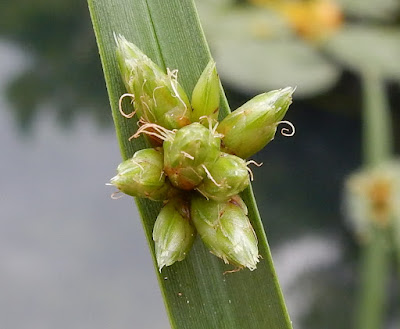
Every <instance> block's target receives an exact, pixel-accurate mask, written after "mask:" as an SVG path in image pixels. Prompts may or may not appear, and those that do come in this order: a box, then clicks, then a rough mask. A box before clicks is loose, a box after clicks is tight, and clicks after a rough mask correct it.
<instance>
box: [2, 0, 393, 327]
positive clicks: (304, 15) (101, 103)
mask: <svg viewBox="0 0 400 329" xmlns="http://www.w3.org/2000/svg"><path fill="white" fill-rule="evenodd" d="M197 5H198V7H199V14H200V18H201V20H202V23H203V25H204V29H205V33H206V36H207V39H208V40H209V42H210V47H211V50H212V53H213V56H214V57H215V60H216V62H217V68H218V70H219V73H220V76H221V79H222V82H223V85H224V87H225V89H226V93H227V96H228V100H229V102H230V105H231V108H232V109H235V108H237V107H238V106H240V105H241V104H243V103H244V102H245V101H247V100H248V99H249V98H251V97H253V96H254V95H255V94H257V93H260V92H263V91H268V90H271V89H276V88H281V87H285V86H287V85H290V86H297V90H296V93H295V101H294V104H293V105H292V106H291V108H290V110H289V112H288V114H287V117H286V118H287V119H288V120H290V121H291V122H293V123H294V125H295V126H296V135H295V137H293V138H286V137H283V136H277V137H276V139H275V140H274V141H273V142H272V143H271V144H269V146H267V147H266V148H265V149H264V150H263V151H262V152H261V153H259V154H257V155H256V156H255V157H254V159H255V160H256V161H259V162H264V165H263V166H262V167H261V168H257V169H255V170H254V174H255V181H254V184H253V186H254V189H255V195H256V199H257V201H258V204H259V208H260V212H261V215H262V218H263V222H264V226H265V229H266V232H267V236H268V239H269V243H270V247H271V249H272V254H273V259H274V262H275V265H276V269H277V272H278V277H279V280H280V282H281V286H282V289H283V292H284V295H285V298H286V301H287V304H288V308H289V313H290V315H291V317H292V320H293V323H294V327H295V328H307V329H313V328H324V329H330V328H332V329H333V328H335V329H339V328H340V329H341V328H343V329H347V328H349V329H350V328H352V322H351V321H350V319H351V318H352V314H353V312H354V309H355V304H356V302H355V299H356V295H357V289H358V288H359V281H360V280H359V263H360V254H361V250H362V248H363V247H362V246H361V247H360V244H359V243H358V241H357V239H355V238H354V234H353V232H352V230H351V228H350V227H349V225H347V222H346V219H345V215H344V214H343V211H342V208H343V206H342V204H343V202H342V191H343V186H344V182H345V179H346V177H347V176H348V175H349V174H350V173H352V172H353V171H354V170H355V169H357V168H359V167H360V166H361V165H362V163H363V154H362V152H363V151H362V122H363V121H362V108H363V106H364V103H363V76H365V72H373V74H374V75H375V76H378V77H379V79H380V81H382V82H383V83H384V97H385V100H386V102H387V104H388V108H389V109H390V111H391V112H390V118H391V124H392V126H393V131H394V133H393V140H394V147H395V150H396V149H397V150H398V147H399V143H398V139H399V134H398V133H397V131H398V127H399V124H400V116H399V114H400V112H399V110H398V107H399V104H400V96H399V95H400V93H399V82H400V61H399V59H400V3H399V2H398V1H396V0H364V1H362V0H340V1H339V0H337V1H327V0H310V1H268V0H248V1H245V0H241V1H240V0H237V1H233V0H218V1H215V0H214V1H212V0H197ZM1 7H2V9H1V10H0V21H1V22H2V24H1V26H2V28H1V29H0V145H1V150H2V155H1V158H0V159H1V160H0V168H1V171H0V172H1V189H0V211H1V212H0V213H1V216H0V291H1V294H0V328H4V329H15V328H18V329H25V328H29V329H35V328H38V329H50V328H51V329H53V328H58V329H63V328H75V329H81V328H82V329H84V328H85V329H89V328H96V329H103V328H104V329H106V328H121V329H123V328H152V329H157V328H168V327H169V324H168V320H167V317H166V313H165V311H164V306H163V303H162V299H161V294H160V292H159V289H158V284H157V282H156V276H155V274H154V269H153V266H152V262H151V257H150V254H149V251H148V248H147V244H146V241H145V237H144V234H143V230H142V227H141V223H140V219H139V218H138V214H137V211H136V208H135V205H134V202H133V201H132V199H130V198H128V197H124V198H122V199H119V200H111V199H110V194H111V193H112V192H113V190H112V189H110V188H109V187H106V186H105V185H104V183H105V182H107V181H108V180H109V178H110V177H112V176H113V175H114V173H115V168H116V166H117V165H118V163H119V162H120V155H119V150H118V145H117V141H116V137H115V134H114V127H113V123H112V118H111V112H110V108H109V103H108V98H107V93H106V89H105V83H104V79H103V76H102V71H101V65H100V60H99V56H98V53H97V46H96V44H95V39H94V34H93V31H92V27H91V22H90V18H89V13H88V9H87V4H86V2H85V1H78V0H70V1H67V0H58V1H50V0H40V1H35V2H32V1H27V0H14V1H10V0H9V1H6V2H5V3H3V4H2V6H1ZM399 202H400V201H399ZM394 264H395V263H394V262H393V265H390V270H389V273H388V280H387V284H386V288H385V289H386V290H385V291H386V292H387V294H386V297H385V301H386V306H385V314H384V328H385V329H394V328H399V326H400V312H399V309H400V307H399V293H398V292H399V291H400V289H399V288H400V287H399V284H398V282H399V281H398V280H397V278H398V277H399V273H398V271H395V270H394V269H399V266H398V265H394ZM377 329H378V328H377Z"/></svg>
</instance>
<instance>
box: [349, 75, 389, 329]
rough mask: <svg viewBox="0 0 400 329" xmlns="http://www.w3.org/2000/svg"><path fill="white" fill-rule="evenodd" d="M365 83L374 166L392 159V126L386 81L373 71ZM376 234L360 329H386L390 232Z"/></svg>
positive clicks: (363, 272) (366, 150)
mask: <svg viewBox="0 0 400 329" xmlns="http://www.w3.org/2000/svg"><path fill="white" fill-rule="evenodd" d="M362 82H363V99H364V104H363V111H364V112H363V121H364V122H363V132H362V134H363V136H362V140H363V155H364V165H365V166H369V167H371V166H375V165H378V164H379V163H381V162H383V161H385V160H387V159H389V158H390V156H391V153H392V148H393V147H392V127H391V124H390V118H389V108H388V105H387V100H386V95H385V88H384V83H383V80H382V79H381V78H380V77H379V76H377V75H375V74H374V73H373V72H364V74H363V76H362ZM374 233H375V234H373V236H372V239H371V241H370V242H369V243H368V244H366V245H365V246H364V247H363V250H362V255H361V262H360V287H359V293H358V297H357V298H358V301H357V303H358V304H357V308H356V312H355V328H356V329H380V328H383V320H384V313H385V305H386V289H385V288H386V285H387V279H388V275H389V261H390V253H389V248H388V245H387V243H388V240H387V234H386V233H387V232H386V231H385V230H382V229H381V230H376V231H375V232H374Z"/></svg>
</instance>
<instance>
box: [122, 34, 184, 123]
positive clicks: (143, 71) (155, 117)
mask: <svg viewBox="0 0 400 329" xmlns="http://www.w3.org/2000/svg"><path fill="white" fill-rule="evenodd" d="M115 40H116V43H117V59H118V64H119V68H120V71H121V76H122V80H123V81H124V84H125V87H126V89H127V91H128V93H129V94H131V95H133V96H132V98H133V105H134V110H135V111H136V114H137V116H138V118H139V119H140V118H143V119H144V120H145V121H147V122H151V123H156V124H158V125H161V126H163V127H165V128H167V129H179V128H181V127H183V126H185V125H188V124H189V123H190V122H191V117H190V115H191V107H190V103H189V99H188V97H187V95H186V93H185V91H184V90H183V88H182V87H181V85H180V84H179V83H178V77H177V70H174V71H170V70H168V72H167V74H166V73H164V72H163V70H161V68H160V67H159V66H158V65H157V64H155V63H154V62H153V61H152V60H151V59H150V58H148V57H147V56H146V55H145V54H144V53H143V52H142V51H141V50H140V49H139V48H138V47H136V46H135V45H134V44H133V43H130V42H128V41H127V40H126V39H125V38H124V37H123V36H121V35H119V36H116V37H115Z"/></svg>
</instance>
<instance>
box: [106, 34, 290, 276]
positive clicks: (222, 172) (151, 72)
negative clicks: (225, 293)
mask: <svg viewBox="0 0 400 329" xmlns="http://www.w3.org/2000/svg"><path fill="white" fill-rule="evenodd" d="M115 40H116V43H117V59H118V64H119V68H120V71H121V76H122V80H123V82H124V84H125V87H126V90H127V93H126V94H124V95H122V96H121V99H120V102H119V109H120V112H121V115H123V116H125V117H126V118H132V117H133V116H136V117H137V119H138V123H139V128H138V130H137V131H136V133H135V134H134V135H133V136H132V137H131V138H137V137H139V136H141V135H144V136H146V138H148V139H149V140H150V142H151V144H152V145H153V146H154V147H153V148H148V149H143V150H140V151H137V152H136V153H135V154H134V155H133V157H132V158H131V159H128V160H126V161H124V162H122V163H121V164H120V165H119V166H118V168H117V175H116V176H115V177H113V178H112V179H111V181H110V183H111V184H112V185H114V186H115V187H117V188H118V189H119V191H121V192H123V193H125V194H128V195H131V196H135V197H141V198H148V199H150V200H154V201H164V206H163V208H162V209H161V211H160V213H159V215H158V217H157V219H156V221H155V225H154V229H153V240H154V243H155V253H156V259H157V262H158V267H159V269H160V271H161V269H162V268H163V267H164V266H170V265H172V264H173V263H175V262H176V261H181V260H183V259H184V258H185V257H186V255H187V254H188V253H189V251H190V248H191V246H192V245H193V242H194V240H195V237H196V234H197V233H198V234H199V236H200V238H201V239H202V241H203V242H204V244H205V245H206V246H207V247H208V248H209V250H210V252H211V253H213V254H214V255H215V256H217V257H219V258H221V259H222V260H223V261H224V262H225V263H227V264H232V265H234V266H235V268H236V269H241V268H245V267H246V268H248V269H250V270H251V271H252V270H254V269H256V265H257V263H258V261H259V253H258V246H257V245H258V242H257V236H256V234H255V232H254V230H253V228H252V225H251V223H250V220H249V218H248V216H247V207H246V205H245V203H244V202H243V200H242V199H241V198H240V196H239V193H240V192H242V191H243V190H244V189H245V188H246V187H247V186H248V185H249V184H250V180H251V179H252V178H253V174H252V172H251V170H250V169H249V168H248V165H249V164H251V163H255V162H254V161H252V160H250V161H246V159H247V158H248V157H250V156H252V155H253V154H254V153H256V152H258V151H259V150H261V149H262V148H263V147H264V146H265V145H267V144H268V143H269V142H270V141H271V140H272V139H273V138H274V136H275V133H276V130H277V126H278V125H279V124H280V123H282V122H286V121H282V119H283V117H284V115H285V113H286V111H287V110H288V107H289V105H290V104H291V100H292V93H293V91H294V89H293V88H290V87H288V88H284V89H280V90H275V91H271V92H268V93H264V94H261V95H258V96H256V97H254V98H253V99H252V100H250V101H249V102H247V103H246V104H244V105H242V106H241V107H240V108H238V109H237V110H236V111H234V112H233V113H231V114H230V115H228V116H227V117H226V118H225V119H223V120H222V121H221V122H218V111H219V104H220V80H219V77H218V74H217V71H216V67H215V62H214V61H213V60H211V61H210V62H209V64H208V65H207V66H206V68H205V69H204V71H203V73H202V74H201V76H200V78H199V80H198V82H197V84H196V86H195V87H194V89H193V92H192V95H191V101H189V98H188V96H187V95H186V93H185V91H184V89H183V88H182V86H181V85H180V84H179V82H178V76H177V71H176V70H174V71H171V70H169V69H167V72H164V71H163V70H162V69H161V68H160V67H158V66H157V65H156V64H155V63H154V62H153V61H151V60H150V59H149V58H148V57H147V56H146V55H145V54H144V53H142V52H141V51H140V50H139V49H138V48H137V47H136V46H135V45H134V44H132V43H130V42H128V41H127V40H126V39H125V38H124V37H123V36H116V37H115ZM125 97H129V98H130V99H131V104H132V107H131V109H126V108H125V109H123V108H122V100H123V98H125ZM286 123H287V122H286ZM289 124H290V123H289ZM290 125H291V124H290ZM291 127H293V126H292V125H291ZM291 133H294V131H292V132H290V134H291ZM283 134H285V131H283ZM255 164H256V163H255Z"/></svg>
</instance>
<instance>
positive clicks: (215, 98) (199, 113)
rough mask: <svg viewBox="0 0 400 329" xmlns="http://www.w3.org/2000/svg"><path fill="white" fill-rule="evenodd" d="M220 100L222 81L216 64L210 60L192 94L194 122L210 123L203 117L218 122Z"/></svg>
mask: <svg viewBox="0 0 400 329" xmlns="http://www.w3.org/2000/svg"><path fill="white" fill-rule="evenodd" d="M219 100H220V81H219V77H218V73H217V69H216V67H215V62H214V61H213V60H210V62H209V63H208V65H207V66H206V68H205V69H204V71H203V73H202V74H201V76H200V78H199V80H198V81H197V84H196V86H195V87H194V89H193V93H192V108H193V112H192V120H193V121H197V122H200V121H201V122H202V123H204V124H207V125H208V123H207V122H206V121H204V120H202V119H200V118H201V117H205V116H206V117H208V118H210V119H212V120H214V121H218V110H219Z"/></svg>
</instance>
